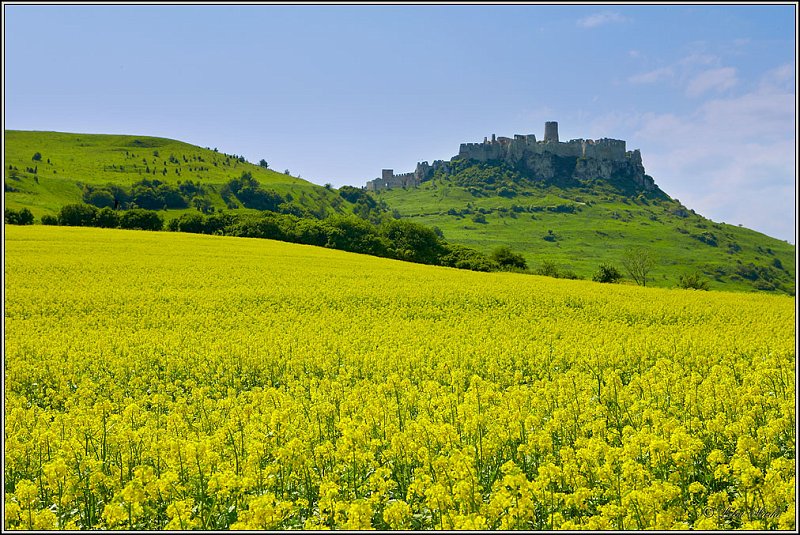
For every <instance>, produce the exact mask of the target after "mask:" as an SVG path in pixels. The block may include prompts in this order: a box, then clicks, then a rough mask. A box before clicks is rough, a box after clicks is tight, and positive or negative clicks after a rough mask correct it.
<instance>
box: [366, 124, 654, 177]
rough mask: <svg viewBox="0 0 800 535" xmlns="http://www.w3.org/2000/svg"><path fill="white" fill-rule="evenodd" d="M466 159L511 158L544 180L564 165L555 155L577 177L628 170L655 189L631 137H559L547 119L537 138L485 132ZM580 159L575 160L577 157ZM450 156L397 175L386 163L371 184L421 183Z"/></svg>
mask: <svg viewBox="0 0 800 535" xmlns="http://www.w3.org/2000/svg"><path fill="white" fill-rule="evenodd" d="M454 158H459V159H463V160H475V161H478V162H486V161H490V160H494V161H506V162H508V163H511V164H513V165H515V166H521V167H524V168H526V169H528V170H529V171H531V172H532V173H533V174H534V176H536V177H537V178H541V179H543V180H548V179H552V178H554V177H555V176H556V175H557V173H558V172H559V171H558V170H557V168H560V169H561V170H562V172H563V168H564V165H563V163H562V164H561V165H556V162H555V158H559V159H564V160H566V162H567V168H569V170H570V172H569V174H570V176H572V177H574V178H576V179H592V178H606V179H608V178H611V177H612V176H627V177H629V178H630V179H631V180H632V181H634V182H635V183H636V184H638V185H639V186H641V187H642V188H644V189H646V190H649V189H654V188H655V187H656V186H655V183H654V182H653V179H652V178H651V177H650V176H648V175H646V174H645V172H644V166H643V165H642V155H641V153H640V152H639V150H638V149H637V150H633V151H627V150H626V149H625V141H622V140H619V139H608V138H603V139H597V140H592V139H572V140H570V141H567V142H561V141H559V140H558V123H557V122H555V121H550V122H546V123H545V125H544V139H543V140H542V141H537V140H536V136H535V135H534V134H527V135H520V134H515V135H514V138H513V139H512V138H508V137H502V136H501V137H496V136H495V135H494V134H492V139H491V140H489V138H483V143H462V144H461V146H460V147H459V150H458V156H455V157H454ZM572 162H574V164H573V163H572ZM448 167H449V166H448V162H445V161H443V160H436V161H434V162H433V165H429V164H428V162H420V163H418V164H417V168H416V169H415V170H414V171H412V172H410V173H403V174H400V175H395V174H394V171H393V170H392V169H384V170H383V172H382V175H381V178H376V179H374V180H370V181H369V182H367V186H366V187H367V189H368V190H371V191H377V190H382V189H390V188H398V187H400V188H402V187H413V186H418V185H419V184H420V183H422V182H424V181H426V180H430V179H431V178H432V177H433V173H434V172H435V171H436V170H438V169H443V170H444V171H447V170H448Z"/></svg>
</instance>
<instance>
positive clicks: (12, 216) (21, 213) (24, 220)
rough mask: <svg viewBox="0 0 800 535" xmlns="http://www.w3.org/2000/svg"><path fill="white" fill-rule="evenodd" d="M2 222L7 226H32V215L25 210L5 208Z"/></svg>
mask: <svg viewBox="0 0 800 535" xmlns="http://www.w3.org/2000/svg"><path fill="white" fill-rule="evenodd" d="M3 221H4V222H5V223H7V224H9V225H33V213H32V212H31V211H30V210H28V209H27V208H21V209H20V210H14V209H13V208H6V209H5V210H4V212H3Z"/></svg>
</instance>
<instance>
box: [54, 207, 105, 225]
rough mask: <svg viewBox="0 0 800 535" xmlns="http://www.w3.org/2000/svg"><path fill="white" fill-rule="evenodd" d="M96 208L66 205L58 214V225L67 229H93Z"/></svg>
mask: <svg viewBox="0 0 800 535" xmlns="http://www.w3.org/2000/svg"><path fill="white" fill-rule="evenodd" d="M96 216H97V208H95V207H94V206H91V205H88V204H67V205H64V206H62V207H61V210H60V211H59V212H58V224H59V225H64V226H68V227H93V226H94V224H95V217H96Z"/></svg>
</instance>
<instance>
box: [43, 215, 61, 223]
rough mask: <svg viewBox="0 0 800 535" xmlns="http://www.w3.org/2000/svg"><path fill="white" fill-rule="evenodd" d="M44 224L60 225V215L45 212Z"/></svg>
mask: <svg viewBox="0 0 800 535" xmlns="http://www.w3.org/2000/svg"><path fill="white" fill-rule="evenodd" d="M42 225H58V217H57V216H54V215H50V214H45V215H43V216H42Z"/></svg>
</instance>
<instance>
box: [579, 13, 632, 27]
mask: <svg viewBox="0 0 800 535" xmlns="http://www.w3.org/2000/svg"><path fill="white" fill-rule="evenodd" d="M627 20H628V19H627V18H626V17H623V16H622V15H620V14H619V13H617V12H615V11H603V12H600V13H594V14H592V15H589V16H587V17H583V18H582V19H580V20H578V26H581V27H583V28H596V27H598V26H603V25H605V24H612V23H616V22H626V21H627Z"/></svg>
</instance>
